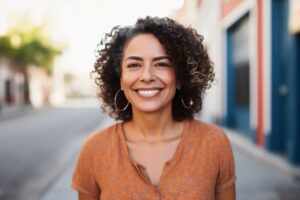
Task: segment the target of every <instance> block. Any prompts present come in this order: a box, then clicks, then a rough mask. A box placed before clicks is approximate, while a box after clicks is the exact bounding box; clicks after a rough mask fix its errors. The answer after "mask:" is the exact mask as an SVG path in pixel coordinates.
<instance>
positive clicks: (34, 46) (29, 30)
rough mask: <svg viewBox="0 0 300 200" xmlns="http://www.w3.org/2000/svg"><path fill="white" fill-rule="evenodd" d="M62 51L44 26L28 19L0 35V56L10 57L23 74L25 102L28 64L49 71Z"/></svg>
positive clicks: (26, 98) (27, 99)
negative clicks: (35, 24) (5, 33)
mask: <svg viewBox="0 0 300 200" xmlns="http://www.w3.org/2000/svg"><path fill="white" fill-rule="evenodd" d="M61 53H62V47H58V46H56V45H54V43H53V42H52V41H51V40H50V37H49V36H48V35H47V31H45V26H34V25H32V23H30V21H28V19H24V20H23V21H21V23H20V25H18V26H16V27H14V28H12V29H11V31H9V32H8V34H7V35H4V36H2V37H0V56H3V57H6V58H8V59H10V60H11V61H12V62H13V63H14V64H15V65H17V66H18V67H19V68H20V69H21V71H22V72H23V74H24V98H25V103H27V104H28V103H30V99H29V80H28V66H29V65H35V66H37V67H42V68H44V69H45V70H46V71H47V72H48V73H51V70H52V67H53V63H54V59H55V57H56V56H58V55H60V54H61Z"/></svg>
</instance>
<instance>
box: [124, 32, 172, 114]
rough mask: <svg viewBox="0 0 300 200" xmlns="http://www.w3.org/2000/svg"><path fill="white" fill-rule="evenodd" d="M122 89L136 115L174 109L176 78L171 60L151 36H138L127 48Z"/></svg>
mask: <svg viewBox="0 0 300 200" xmlns="http://www.w3.org/2000/svg"><path fill="white" fill-rule="evenodd" d="M121 89H122V90H124V93H125V96H126V98H127V100H128V101H129V102H130V103H131V106H132V109H133V112H135V111H138V112H146V113H151V112H160V111H163V110H165V109H170V111H171V108H172V99H173V97H174V95H175V92H176V77H175V71H174V68H173V66H172V62H171V58H170V57H169V56H168V55H167V54H166V51H165V49H164V47H163V46H162V45H161V44H160V42H159V41H158V39H157V38H156V37H155V36H154V35H152V34H138V35H137V36H135V37H133V38H132V39H131V40H130V41H129V43H128V44H127V46H126V47H125V49H124V53H123V58H122V74H121Z"/></svg>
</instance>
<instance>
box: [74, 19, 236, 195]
mask: <svg viewBox="0 0 300 200" xmlns="http://www.w3.org/2000/svg"><path fill="white" fill-rule="evenodd" d="M202 41H203V37H202V36H201V35H199V34H198V33H197V32H196V31H195V30H194V29H192V28H186V27H184V26H182V25H180V24H178V23H176V22H175V21H173V20H171V19H169V18H157V17H153V18H152V17H146V18H144V19H139V20H138V21H137V22H136V24H135V25H134V26H132V27H131V26H130V27H115V28H113V30H112V32H111V33H110V34H107V35H106V38H105V39H104V40H103V41H102V42H101V43H102V44H104V48H103V49H101V50H99V57H98V59H97V61H96V63H95V70H94V72H93V73H95V74H96V75H98V77H97V78H96V84H97V85H98V88H99V97H100V98H101V99H102V101H103V103H104V104H103V109H104V111H106V112H108V113H109V114H110V116H112V117H114V118H115V119H116V120H121V121H122V122H119V123H116V124H115V125H112V126H110V127H108V128H106V129H104V130H100V131H97V132H96V133H94V134H92V135H91V136H90V137H89V138H88V139H87V141H86V143H85V144H84V146H83V148H82V150H81V153H80V155H79V158H78V161H77V165H76V168H75V170H74V174H73V181H72V187H73V188H74V189H75V190H77V191H78V194H79V199H80V200H88V199H205V200H206V199H219V200H221V199H228V200H229V199H235V185H234V182H235V173H234V159H233V154H232V151H231V147H230V143H229V141H228V139H227V137H226V135H225V134H224V132H223V131H222V130H221V129H220V128H218V127H215V126H213V125H209V124H206V123H204V122H201V121H198V120H194V119H193V115H194V114H195V113H197V112H199V111H200V110H201V108H202V97H203V93H204V91H205V90H206V89H207V88H209V87H210V83H211V82H212V81H213V80H214V73H213V67H212V64H211V62H210V60H209V57H208V55H207V51H206V49H205V48H204V46H203V44H202Z"/></svg>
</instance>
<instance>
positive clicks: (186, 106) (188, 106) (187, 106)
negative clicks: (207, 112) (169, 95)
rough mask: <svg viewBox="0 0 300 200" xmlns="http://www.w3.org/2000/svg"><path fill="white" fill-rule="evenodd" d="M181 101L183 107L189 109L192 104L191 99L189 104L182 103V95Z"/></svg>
mask: <svg viewBox="0 0 300 200" xmlns="http://www.w3.org/2000/svg"><path fill="white" fill-rule="evenodd" d="M181 102H182V105H183V107H185V108H186V109H190V108H191V107H192V106H193V104H194V102H193V99H190V101H189V105H186V104H185V103H184V100H183V98H182V97H181Z"/></svg>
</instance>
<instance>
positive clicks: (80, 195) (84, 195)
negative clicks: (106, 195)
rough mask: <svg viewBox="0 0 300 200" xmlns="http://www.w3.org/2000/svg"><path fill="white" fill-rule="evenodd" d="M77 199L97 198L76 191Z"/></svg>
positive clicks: (89, 199) (93, 199) (95, 199)
mask: <svg viewBox="0 0 300 200" xmlns="http://www.w3.org/2000/svg"><path fill="white" fill-rule="evenodd" d="M78 200H98V199H97V198H95V197H91V196H89V195H87V194H84V193H80V192H78Z"/></svg>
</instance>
